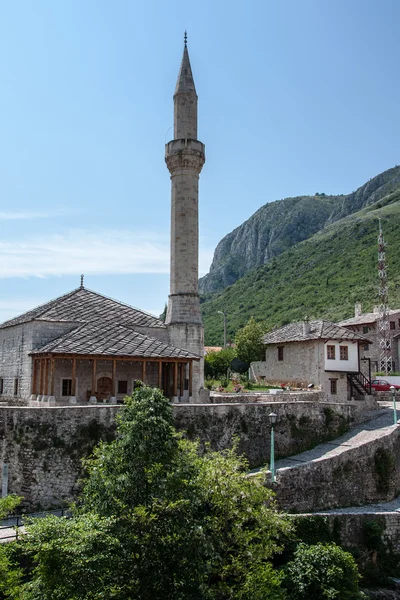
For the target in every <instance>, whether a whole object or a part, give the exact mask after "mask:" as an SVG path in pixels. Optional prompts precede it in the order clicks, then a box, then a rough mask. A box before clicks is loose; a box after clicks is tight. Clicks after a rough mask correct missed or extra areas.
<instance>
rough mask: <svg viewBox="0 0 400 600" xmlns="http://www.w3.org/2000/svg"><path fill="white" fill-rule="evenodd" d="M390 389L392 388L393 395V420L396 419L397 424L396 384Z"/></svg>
mask: <svg viewBox="0 0 400 600" xmlns="http://www.w3.org/2000/svg"><path fill="white" fill-rule="evenodd" d="M390 389H391V390H392V396H393V421H394V424H395V425H397V410H396V388H395V387H394V385H391V386H390Z"/></svg>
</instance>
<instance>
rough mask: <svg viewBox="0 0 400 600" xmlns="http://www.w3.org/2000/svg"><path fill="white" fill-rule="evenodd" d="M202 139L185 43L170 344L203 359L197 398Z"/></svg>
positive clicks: (175, 163) (178, 104) (177, 125)
mask: <svg viewBox="0 0 400 600" xmlns="http://www.w3.org/2000/svg"><path fill="white" fill-rule="evenodd" d="M204 151H205V148H204V144H202V143H201V142H199V141H198V140H197V93H196V88H195V85H194V80H193V75H192V69H191V66H190V60H189V53H188V49H187V37H186V32H185V45H184V49H183V57H182V62H181V67H180V70H179V75H178V81H177V83H176V88H175V93H174V139H173V140H172V141H171V142H168V144H166V147H165V161H166V163H167V167H168V170H169V172H170V173H171V279H170V295H169V299H168V309H167V316H166V321H165V323H166V325H167V326H168V330H169V337H170V342H171V343H172V344H173V345H175V346H178V347H180V348H184V349H186V350H190V351H192V352H194V353H196V354H198V355H199V356H200V357H201V360H200V361H199V362H196V363H195V364H194V366H193V378H192V381H193V385H192V390H193V395H192V398H193V400H198V399H199V390H200V389H201V388H202V387H203V383H204V375H203V357H204V333H203V324H202V318H201V311H200V300H199V293H198V278H199V210H198V193H199V191H198V190H199V175H200V171H201V169H202V167H203V164H204V161H205V153H204Z"/></svg>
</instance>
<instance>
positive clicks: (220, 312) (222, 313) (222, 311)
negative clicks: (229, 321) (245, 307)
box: [218, 310, 226, 348]
mask: <svg viewBox="0 0 400 600" xmlns="http://www.w3.org/2000/svg"><path fill="white" fill-rule="evenodd" d="M218 314H219V315H224V348H226V312H225V311H224V310H219V311H218Z"/></svg>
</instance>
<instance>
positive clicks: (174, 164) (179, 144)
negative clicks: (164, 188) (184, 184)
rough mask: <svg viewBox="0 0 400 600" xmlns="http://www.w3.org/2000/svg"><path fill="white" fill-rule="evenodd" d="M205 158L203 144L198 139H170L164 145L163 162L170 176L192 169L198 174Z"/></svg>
mask: <svg viewBox="0 0 400 600" xmlns="http://www.w3.org/2000/svg"><path fill="white" fill-rule="evenodd" d="M205 160H206V157H205V146H204V144H202V143H201V142H199V141H198V140H191V139H180V140H172V141H171V142H168V144H166V145H165V162H166V163H167V167H168V169H169V171H170V173H171V176H173V175H176V174H179V173H180V172H181V171H183V172H185V171H194V172H195V173H197V174H198V173H200V171H201V169H202V168H203V165H204V162H205Z"/></svg>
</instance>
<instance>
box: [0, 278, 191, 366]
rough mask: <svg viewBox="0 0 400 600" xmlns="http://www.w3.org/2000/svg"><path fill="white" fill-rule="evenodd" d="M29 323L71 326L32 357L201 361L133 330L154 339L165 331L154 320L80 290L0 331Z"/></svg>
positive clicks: (144, 314) (9, 323)
mask: <svg viewBox="0 0 400 600" xmlns="http://www.w3.org/2000/svg"><path fill="white" fill-rule="evenodd" d="M29 321H54V322H58V323H59V322H65V323H71V325H72V326H73V328H72V330H70V331H68V332H67V333H64V334H62V335H61V336H60V337H58V338H57V339H55V340H53V341H51V342H48V343H47V344H45V345H44V346H42V347H41V348H36V349H35V350H34V351H33V352H32V354H43V353H52V354H78V355H88V354H90V355H98V356H126V357H128V356H132V357H143V358H148V359H151V358H182V359H187V358H194V359H196V358H200V357H199V356H197V355H196V354H193V353H192V352H188V351H187V350H183V349H182V348H176V347H174V346H170V345H169V344H168V343H166V342H162V341H160V340H158V339H156V338H155V337H152V336H148V335H145V334H144V333H142V332H140V331H136V328H139V327H145V328H150V329H152V330H153V331H154V334H155V335H157V333H156V332H157V329H165V325H164V323H163V322H162V321H160V319H157V317H154V316H153V315H150V314H148V313H146V312H144V311H142V310H138V309H137V308H133V307H132V306H129V305H127V304H123V303H122V302H118V301H116V300H112V299H111V298H107V297H106V296H102V295H101V294H98V293H96V292H92V291H91V290H87V289H86V288H83V287H80V288H78V289H76V290H74V291H72V292H70V293H69V294H65V295H64V296H60V297H59V298H56V299H55V300H51V301H50V302H47V303H46V304H43V305H41V306H38V307H37V308H34V309H33V310H30V311H29V312H27V313H24V314H23V315H21V316H20V317H16V318H15V319H11V320H10V321H6V322H5V323H3V324H2V325H1V326H0V328H6V327H12V326H14V325H20V324H22V323H28V322H29Z"/></svg>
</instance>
